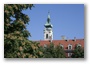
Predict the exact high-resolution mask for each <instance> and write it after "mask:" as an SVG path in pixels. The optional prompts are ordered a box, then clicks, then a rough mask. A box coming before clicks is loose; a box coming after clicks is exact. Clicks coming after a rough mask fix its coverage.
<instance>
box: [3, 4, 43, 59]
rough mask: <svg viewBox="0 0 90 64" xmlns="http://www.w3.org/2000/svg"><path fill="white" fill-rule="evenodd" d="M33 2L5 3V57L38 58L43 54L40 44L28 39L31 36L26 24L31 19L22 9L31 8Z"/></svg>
mask: <svg viewBox="0 0 90 64" xmlns="http://www.w3.org/2000/svg"><path fill="white" fill-rule="evenodd" d="M32 7H33V4H5V5H4V57H5V58H17V57H20V58H26V57H30V58H37V57H41V56H42V54H43V53H42V52H41V51H40V50H39V48H40V46H39V44H37V43H33V42H32V41H29V40H28V37H29V36H31V35H30V33H29V32H28V30H27V29H26V25H27V24H28V22H29V21H30V19H29V17H28V15H26V14H24V13H23V12H22V11H23V10H26V9H28V8H29V9H31V8H32Z"/></svg>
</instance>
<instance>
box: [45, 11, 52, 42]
mask: <svg viewBox="0 0 90 64" xmlns="http://www.w3.org/2000/svg"><path fill="white" fill-rule="evenodd" d="M44 26H45V29H44V40H50V41H52V40H53V31H52V27H53V25H52V24H51V21H50V13H49V12H48V18H47V21H46V24H45V25H44Z"/></svg>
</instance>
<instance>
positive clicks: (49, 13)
mask: <svg viewBox="0 0 90 64" xmlns="http://www.w3.org/2000/svg"><path fill="white" fill-rule="evenodd" d="M48 18H49V19H50V11H48Z"/></svg>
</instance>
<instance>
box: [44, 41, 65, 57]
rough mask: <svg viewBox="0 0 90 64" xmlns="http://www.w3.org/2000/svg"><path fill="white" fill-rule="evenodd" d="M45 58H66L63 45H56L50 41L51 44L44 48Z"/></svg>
mask: <svg viewBox="0 0 90 64" xmlns="http://www.w3.org/2000/svg"><path fill="white" fill-rule="evenodd" d="M43 53H44V57H45V58H65V52H64V50H63V48H62V47H60V46H54V44H53V43H50V45H49V46H47V47H45V48H44V50H43Z"/></svg>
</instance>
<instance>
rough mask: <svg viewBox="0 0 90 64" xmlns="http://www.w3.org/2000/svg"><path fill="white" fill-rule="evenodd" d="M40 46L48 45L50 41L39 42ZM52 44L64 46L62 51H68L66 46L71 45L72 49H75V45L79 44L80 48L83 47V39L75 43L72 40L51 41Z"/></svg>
mask: <svg viewBox="0 0 90 64" xmlns="http://www.w3.org/2000/svg"><path fill="white" fill-rule="evenodd" d="M39 42H40V46H44V44H46V45H49V44H50V41H45V40H40V41H39ZM52 43H53V44H54V45H55V46H57V45H59V44H62V45H63V46H64V50H66V49H68V45H69V44H71V45H72V49H74V48H75V46H76V45H77V44H80V45H81V46H82V47H84V39H76V41H74V40H73V39H72V40H68V41H67V40H52Z"/></svg>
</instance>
